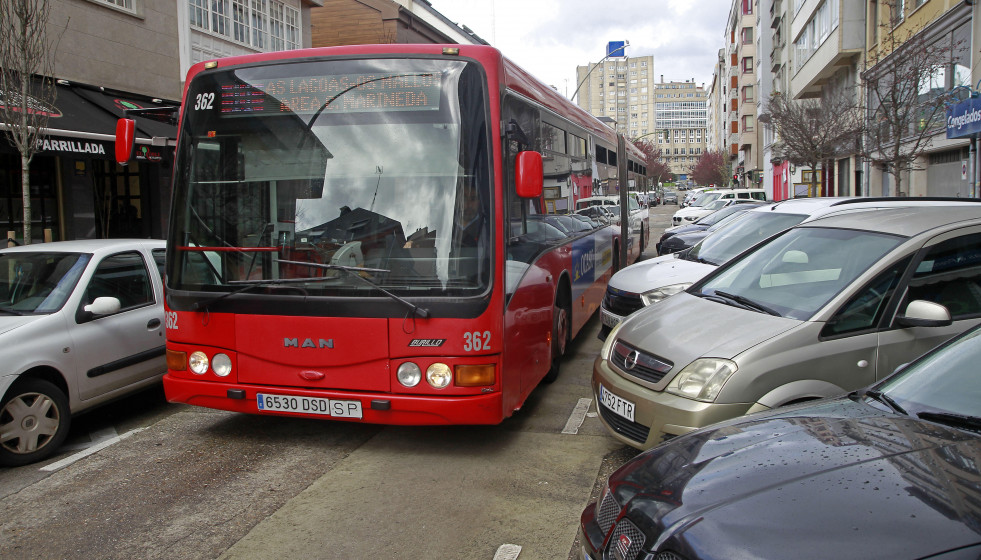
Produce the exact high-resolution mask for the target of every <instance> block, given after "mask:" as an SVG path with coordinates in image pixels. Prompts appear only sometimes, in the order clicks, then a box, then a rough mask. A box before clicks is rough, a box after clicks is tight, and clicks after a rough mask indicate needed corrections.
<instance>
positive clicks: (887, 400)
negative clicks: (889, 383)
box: [865, 390, 909, 416]
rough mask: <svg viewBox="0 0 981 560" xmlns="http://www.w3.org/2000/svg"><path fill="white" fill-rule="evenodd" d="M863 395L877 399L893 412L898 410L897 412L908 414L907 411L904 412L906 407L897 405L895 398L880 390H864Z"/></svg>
mask: <svg viewBox="0 0 981 560" xmlns="http://www.w3.org/2000/svg"><path fill="white" fill-rule="evenodd" d="M865 396H867V397H870V398H873V399H875V400H877V401H879V402H881V403H883V404H885V405H886V406H888V407H889V408H891V409H893V410H894V411H895V412H898V413H900V414H903V415H905V416H909V413H908V412H906V409H905V408H903V407H901V406H899V403H898V402H896V400H895V399H893V398H892V397H890V396H889V395H887V394H885V393H883V392H882V391H873V390H869V391H866V392H865Z"/></svg>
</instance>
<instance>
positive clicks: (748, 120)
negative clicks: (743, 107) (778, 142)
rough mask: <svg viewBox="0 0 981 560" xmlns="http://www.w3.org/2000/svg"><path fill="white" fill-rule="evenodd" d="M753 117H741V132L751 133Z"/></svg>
mask: <svg viewBox="0 0 981 560" xmlns="http://www.w3.org/2000/svg"><path fill="white" fill-rule="evenodd" d="M753 121H754V119H753V115H743V132H753Z"/></svg>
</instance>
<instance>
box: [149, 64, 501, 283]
mask: <svg viewBox="0 0 981 560" xmlns="http://www.w3.org/2000/svg"><path fill="white" fill-rule="evenodd" d="M484 84H485V79H484V77H483V73H482V71H481V69H480V68H479V66H477V65H476V64H474V63H469V62H467V61H462V60H445V59H427V58H416V59H413V58H398V59H396V58H392V59H372V60H317V61H304V62H294V63H277V64H268V63H267V64H259V65H255V66H242V67H233V68H231V69H217V70H210V71H209V70H206V71H203V72H201V73H200V74H198V75H197V76H196V77H195V78H194V80H193V81H192V82H191V84H190V86H189V88H188V92H187V95H186V97H185V100H186V102H185V106H184V115H183V121H182V123H181V137H180V140H179V142H178V146H179V148H178V155H177V163H176V169H177V172H176V173H175V197H174V208H173V212H172V221H171V232H170V239H171V243H170V244H168V251H169V253H168V259H167V266H168V270H167V272H168V274H167V285H168V288H169V289H170V290H176V291H184V292H215V293H217V294H219V295H220V294H223V293H224V294H230V293H232V292H240V291H244V290H247V289H248V287H249V286H257V287H258V286H270V285H276V284H277V283H278V282H279V281H282V282H283V284H284V285H288V286H289V287H290V289H289V290H284V291H282V292H277V294H279V293H282V295H283V296H284V297H288V296H290V295H295V296H296V297H311V296H313V297H316V296H332V297H346V296H357V297H386V294H398V295H402V296H425V297H440V296H452V297H466V296H477V295H480V294H483V293H484V292H486V291H487V290H488V289H489V285H490V279H491V272H490V271H491V262H492V260H491V257H492V255H491V249H492V247H493V246H494V244H493V243H492V242H491V235H492V233H493V229H492V227H491V225H492V220H491V217H492V210H491V209H492V208H493V203H492V200H491V177H490V161H489V159H490V155H489V154H490V144H489V142H490V140H489V132H488V128H487V119H488V117H487V108H486V86H485V85H484ZM377 288H382V289H381V290H379V289H377ZM256 291H258V290H256ZM202 297H213V296H202Z"/></svg>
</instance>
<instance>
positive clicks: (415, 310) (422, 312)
mask: <svg viewBox="0 0 981 560" xmlns="http://www.w3.org/2000/svg"><path fill="white" fill-rule="evenodd" d="M275 260H276V262H281V263H286V264H298V265H301V266H309V267H313V268H320V269H324V270H341V271H344V272H346V273H347V274H349V275H350V276H351V277H353V278H357V279H358V280H359V281H361V282H363V283H365V284H367V285H369V286H371V287H372V288H374V289H376V290H378V291H379V292H381V293H383V294H385V295H386V296H388V297H389V298H391V299H392V300H393V301H396V302H398V303H401V304H402V305H404V306H406V307H408V308H409V310H410V311H412V314H413V315H418V316H419V317H422V318H423V319H425V318H426V317H429V310H428V309H426V308H423V307H419V306H418V305H416V304H414V303H412V302H411V301H408V300H406V299H403V298H400V297H399V296H397V295H395V294H393V293H392V292H390V291H388V290H386V289H385V288H382V287H381V286H379V285H378V284H375V283H374V282H372V281H371V280H368V279H367V278H365V277H363V276H361V275H360V274H358V273H359V272H391V271H390V270H385V269H381V268H364V267H360V266H341V265H339V264H320V263H311V262H303V261H288V260H284V259H275Z"/></svg>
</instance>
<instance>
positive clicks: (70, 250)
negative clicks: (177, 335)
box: [0, 239, 167, 466]
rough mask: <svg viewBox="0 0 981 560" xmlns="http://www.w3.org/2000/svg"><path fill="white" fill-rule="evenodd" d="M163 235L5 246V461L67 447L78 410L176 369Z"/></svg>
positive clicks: (0, 312)
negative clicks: (168, 344)
mask: <svg viewBox="0 0 981 560" xmlns="http://www.w3.org/2000/svg"><path fill="white" fill-rule="evenodd" d="M164 247H165V243H164V242H163V241H156V240H148V239H130V240H125V239H110V240H88V241H63V242H56V243H43V244H36V245H27V246H23V247H13V248H8V249H3V250H0V395H2V399H0V465H3V466H15V465H24V464H27V463H31V462H34V461H38V460H40V459H43V458H45V457H47V456H48V455H50V454H51V453H53V452H54V451H55V450H57V448H58V446H59V445H60V444H61V443H62V442H63V441H64V439H65V436H67V435H68V429H69V426H70V423H71V416H72V414H75V413H78V412H80V411H83V410H86V409H88V408H91V407H93V406H96V405H99V404H102V403H105V402H107V401H109V400H112V399H115V398H118V397H120V396H123V395H126V394H128V393H130V392H133V391H135V390H138V389H142V388H145V387H147V386H149V385H150V384H153V383H157V382H159V381H160V379H161V377H162V376H163V374H164V372H165V371H166V369H167V367H166V360H165V357H164V356H165V351H166V349H165V340H164V338H165V337H164V332H165V324H164V308H163V282H162V281H161V276H162V273H161V271H162V269H163V263H164Z"/></svg>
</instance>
